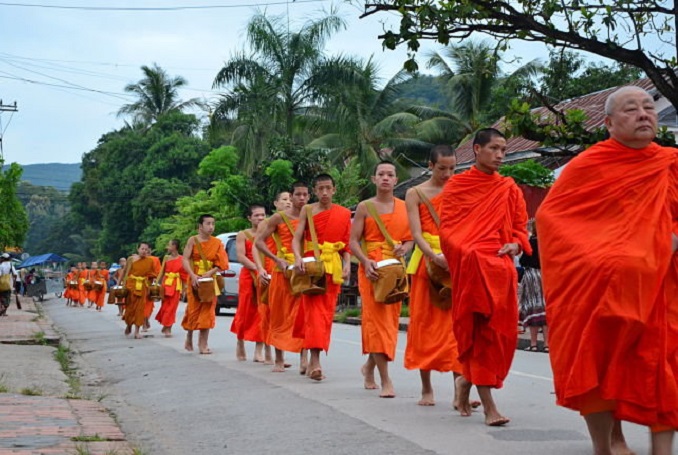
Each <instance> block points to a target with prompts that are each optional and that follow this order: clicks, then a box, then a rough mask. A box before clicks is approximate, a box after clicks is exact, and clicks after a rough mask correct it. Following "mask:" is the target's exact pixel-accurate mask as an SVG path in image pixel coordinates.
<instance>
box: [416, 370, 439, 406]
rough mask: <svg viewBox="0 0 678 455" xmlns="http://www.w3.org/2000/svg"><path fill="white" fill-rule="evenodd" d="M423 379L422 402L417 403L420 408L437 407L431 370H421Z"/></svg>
mask: <svg viewBox="0 0 678 455" xmlns="http://www.w3.org/2000/svg"><path fill="white" fill-rule="evenodd" d="M419 376H420V377H421V400H419V402H418V403H417V404H418V405H419V406H435V404H436V402H435V400H434V399H433V386H432V385H431V370H419Z"/></svg>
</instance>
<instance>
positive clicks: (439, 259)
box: [432, 253, 450, 270]
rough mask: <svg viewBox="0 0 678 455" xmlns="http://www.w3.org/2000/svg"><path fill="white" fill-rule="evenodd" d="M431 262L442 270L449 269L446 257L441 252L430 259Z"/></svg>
mask: <svg viewBox="0 0 678 455" xmlns="http://www.w3.org/2000/svg"><path fill="white" fill-rule="evenodd" d="M432 261H433V263H434V264H435V265H437V266H438V267H440V268H442V269H443V270H450V267H449V266H448V265H447V259H445V256H444V255H443V254H442V253H439V254H436V255H435V256H433V259H432Z"/></svg>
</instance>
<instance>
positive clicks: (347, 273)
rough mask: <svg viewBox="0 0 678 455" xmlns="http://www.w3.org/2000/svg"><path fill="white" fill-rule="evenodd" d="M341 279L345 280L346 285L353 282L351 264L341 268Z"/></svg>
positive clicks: (348, 263)
mask: <svg viewBox="0 0 678 455" xmlns="http://www.w3.org/2000/svg"><path fill="white" fill-rule="evenodd" d="M341 279H342V280H344V283H348V282H349V281H351V263H350V262H347V263H346V264H344V265H343V266H342V268H341Z"/></svg>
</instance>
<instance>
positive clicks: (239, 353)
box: [235, 340, 247, 362]
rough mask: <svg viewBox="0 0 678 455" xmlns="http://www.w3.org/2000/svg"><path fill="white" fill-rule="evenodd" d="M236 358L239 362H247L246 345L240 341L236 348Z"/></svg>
mask: <svg viewBox="0 0 678 455" xmlns="http://www.w3.org/2000/svg"><path fill="white" fill-rule="evenodd" d="M235 358H236V359H238V361H239V362H244V361H245V360H247V354H246V353H245V343H244V342H242V341H240V340H238V344H237V345H236V347H235Z"/></svg>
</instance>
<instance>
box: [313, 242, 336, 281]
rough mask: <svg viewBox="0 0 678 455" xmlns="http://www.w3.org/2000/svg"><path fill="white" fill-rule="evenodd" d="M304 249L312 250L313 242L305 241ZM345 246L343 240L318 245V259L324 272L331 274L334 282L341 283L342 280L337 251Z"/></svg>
mask: <svg viewBox="0 0 678 455" xmlns="http://www.w3.org/2000/svg"><path fill="white" fill-rule="evenodd" d="M305 247H306V251H307V252H308V251H313V242H309V241H306V244H305ZM344 248H346V244H345V243H344V242H334V243H332V242H325V243H323V244H322V245H319V246H318V249H319V250H320V260H321V261H322V262H323V264H324V265H325V273H329V274H330V275H332V282H333V283H334V284H341V283H343V282H344V279H343V278H342V276H341V275H342V263H341V256H340V255H339V251H341V250H343V249H344Z"/></svg>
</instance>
